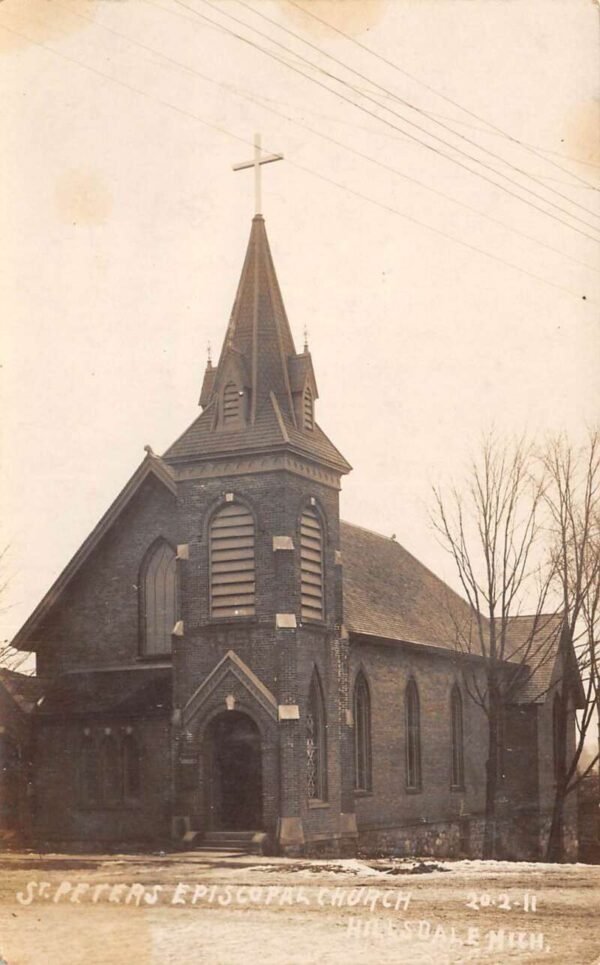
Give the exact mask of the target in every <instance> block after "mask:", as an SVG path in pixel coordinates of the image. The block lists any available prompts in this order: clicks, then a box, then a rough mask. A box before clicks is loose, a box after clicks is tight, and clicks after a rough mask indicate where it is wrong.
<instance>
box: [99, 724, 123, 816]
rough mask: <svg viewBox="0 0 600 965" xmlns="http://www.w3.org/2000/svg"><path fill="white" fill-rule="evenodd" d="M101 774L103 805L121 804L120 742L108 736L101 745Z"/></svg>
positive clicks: (111, 735) (112, 736)
mask: <svg viewBox="0 0 600 965" xmlns="http://www.w3.org/2000/svg"><path fill="white" fill-rule="evenodd" d="M100 773H101V775H102V803H103V804H105V805H107V806H109V807H110V806H111V805H114V804H119V803H120V801H121V798H122V791H123V785H122V780H121V773H122V762H121V748H120V746H119V741H118V740H117V738H116V737H115V736H114V735H113V734H107V735H106V736H105V737H103V738H102V742H101V744H100Z"/></svg>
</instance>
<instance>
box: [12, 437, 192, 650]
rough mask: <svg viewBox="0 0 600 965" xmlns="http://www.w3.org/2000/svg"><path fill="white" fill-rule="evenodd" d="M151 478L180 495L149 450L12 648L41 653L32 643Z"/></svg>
mask: <svg viewBox="0 0 600 965" xmlns="http://www.w3.org/2000/svg"><path fill="white" fill-rule="evenodd" d="M150 476H154V477H155V478H156V479H158V481H159V482H160V483H162V484H163V485H164V486H166V487H167V489H169V491H170V492H171V493H172V494H173V495H175V494H176V492H177V490H176V484H175V478H174V476H173V473H172V472H171V470H170V469H169V467H168V466H167V465H166V463H164V462H163V460H162V459H160V458H159V457H158V456H155V455H154V454H153V453H152V452H151V451H148V455H147V456H146V458H145V459H144V461H143V462H142V463H141V464H140V465H139V466H138V468H137V469H136V471H135V472H134V474H133V476H132V477H131V479H130V480H129V481H128V482H127V483H126V484H125V486H124V487H123V489H122V490H121V492H120V493H119V495H118V496H117V498H116V499H115V501H114V502H113V503H112V504H111V506H110V507H109V508H108V510H107V511H106V513H105V514H104V516H102V518H101V519H100V521H99V522H98V523H97V524H96V526H95V527H94V529H93V530H92V532H91V533H90V535H89V536H88V537H87V539H86V540H85V541H84V542H83V543H82V545H81V546H80V547H79V549H78V550H77V552H76V553H75V555H74V556H73V557H72V559H71V560H70V562H69V563H68V564H67V565H66V567H65V568H64V570H63V571H62V573H61V574H60V576H59V577H58V579H57V580H55V582H54V583H53V584H52V586H51V587H50V589H49V590H48V592H47V593H46V595H45V596H44V597H43V598H42V600H41V601H40V602H39V603H38V605H37V606H36V608H35V610H34V611H33V613H32V614H31V616H30V617H29V618H28V619H27V620H26V621H25V623H24V624H23V626H22V627H21V629H20V630H19V631H18V633H17V635H16V636H15V637H14V639H13V640H12V641H11V646H13V647H14V648H15V649H16V650H27V651H35V650H37V644H36V643H35V642H34V643H33V644H32V642H31V641H32V638H33V637H34V635H35V633H36V631H37V630H38V629H39V627H40V625H41V623H42V622H43V620H44V618H45V617H46V616H47V615H48V613H49V612H50V610H51V609H52V607H53V606H54V605H55V604H56V602H57V601H58V599H59V598H60V596H61V594H62V593H63V592H64V591H65V589H66V587H67V586H68V585H69V583H70V582H71V580H72V579H73V577H74V576H75V574H76V573H77V572H78V571H79V570H80V569H81V567H82V566H83V564H84V563H85V562H86V560H87V559H88V557H89V556H90V555H91V553H92V552H93V551H94V549H95V548H96V546H97V545H98V543H99V542H100V540H101V539H102V538H103V536H105V534H106V533H107V532H108V531H109V529H110V528H111V526H112V525H113V524H114V522H115V520H116V519H117V518H118V517H119V516H120V515H121V513H122V512H123V510H124V509H125V507H126V506H127V505H128V504H129V502H130V501H131V499H132V498H133V496H134V495H135V494H136V492H137V491H138V489H139V488H140V486H141V485H142V484H143V483H144V482H145V481H146V479H148V478H149V477H150Z"/></svg>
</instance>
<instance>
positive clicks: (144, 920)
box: [0, 851, 600, 965]
mask: <svg viewBox="0 0 600 965" xmlns="http://www.w3.org/2000/svg"><path fill="white" fill-rule="evenodd" d="M0 957H1V958H2V959H3V960H4V962H6V963H7V965H42V963H43V965H83V963H85V965H133V963H135V965H159V963H160V965H179V963H182V965H183V963H186V965H188V963H193V965H196V963H207V965H238V963H243V965H251V963H253V962H255V961H259V962H260V963H261V965H275V963H277V965H313V963H314V965H317V963H318V965H338V963H340V965H341V963H343V965H354V963H356V965H358V963H360V965H379V963H381V965H387V963H398V962H402V963H415V965H416V963H421V962H426V963H428V965H438V963H439V965H446V963H448V965H458V963H465V962H482V963H486V965H504V963H513V962H526V963H530V962H545V963H553V965H559V963H560V965H564V963H567V962H568V963H569V965H592V963H600V868H598V867H590V866H586V865H581V864H573V865H548V864H533V863H529V862H520V863H510V862H498V861H494V862H487V861H486V862H483V861H457V862H453V861H435V860H432V859H429V858H423V859H390V860H386V859H378V860H375V861H366V860H359V859H346V860H334V861H326V860H312V861H309V860H303V859H302V860H291V859H285V858H260V857H256V856H245V855H236V854H226V853H218V852H212V853H208V852H200V851H196V852H194V851H191V852H185V853H156V854H136V855H126V854H119V855H114V856H111V855H65V854H53V855H49V854H46V855H39V854H36V853H33V852H19V853H17V852H14V853H5V854H4V855H0Z"/></svg>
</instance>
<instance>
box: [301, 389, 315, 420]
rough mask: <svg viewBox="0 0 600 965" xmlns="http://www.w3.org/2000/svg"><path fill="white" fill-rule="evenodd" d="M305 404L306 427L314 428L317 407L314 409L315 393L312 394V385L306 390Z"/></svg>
mask: <svg viewBox="0 0 600 965" xmlns="http://www.w3.org/2000/svg"><path fill="white" fill-rule="evenodd" d="M303 405H304V428H305V429H314V427H315V409H314V402H313V394H312V391H311V388H310V385H307V386H306V388H305V390H304V396H303Z"/></svg>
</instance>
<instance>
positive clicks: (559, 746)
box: [552, 693, 565, 781]
mask: <svg viewBox="0 0 600 965" xmlns="http://www.w3.org/2000/svg"><path fill="white" fill-rule="evenodd" d="M552 751H553V763H554V780H555V781H558V780H559V778H560V776H561V772H562V770H563V767H564V759H565V741H564V728H563V721H562V701H561V697H560V694H558V693H556V694H554V701H553V703H552Z"/></svg>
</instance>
